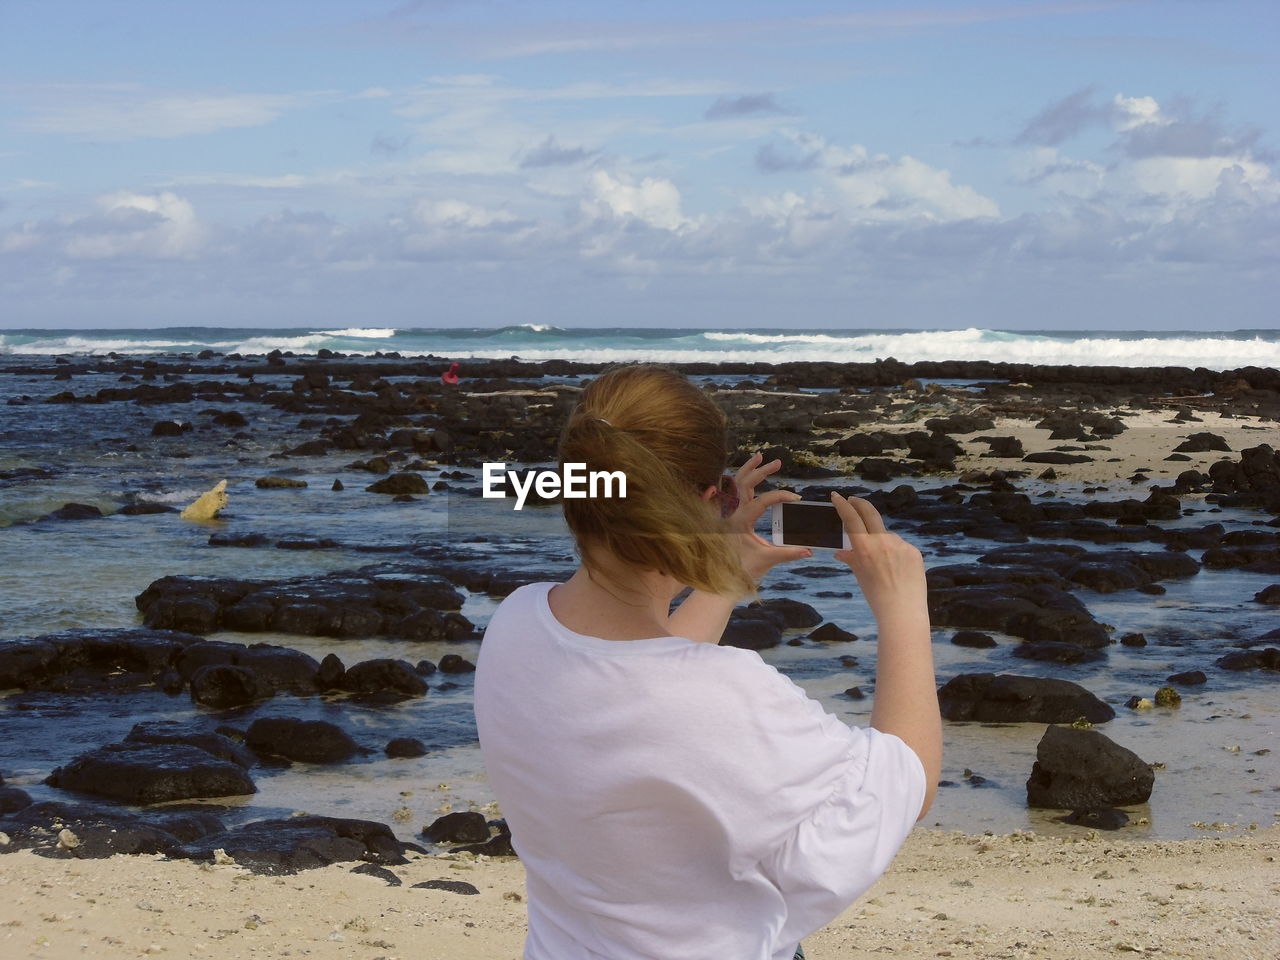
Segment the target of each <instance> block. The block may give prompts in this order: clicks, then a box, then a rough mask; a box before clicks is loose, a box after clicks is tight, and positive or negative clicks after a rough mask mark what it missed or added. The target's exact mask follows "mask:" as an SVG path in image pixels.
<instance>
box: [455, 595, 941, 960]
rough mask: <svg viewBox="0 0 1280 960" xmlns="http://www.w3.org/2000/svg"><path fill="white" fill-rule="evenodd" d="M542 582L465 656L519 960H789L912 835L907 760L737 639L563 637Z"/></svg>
mask: <svg viewBox="0 0 1280 960" xmlns="http://www.w3.org/2000/svg"><path fill="white" fill-rule="evenodd" d="M554 586H555V584H553V583H535V584H530V585H528V586H524V587H521V588H520V589H518V590H516V591H515V592H513V593H512V594H511V595H510V596H509V597H508V598H507V599H506V600H504V601H503V602H502V604H501V605H500V606H499V608H498V609H497V611H496V612H495V613H494V615H493V617H492V619H491V620H490V621H489V627H488V629H487V630H486V631H485V635H484V641H483V643H482V644H481V647H480V656H479V659H478V663H477V665H476V666H477V669H476V680H475V712H476V724H477V727H478V729H479V734H480V747H481V751H482V753H483V755H484V763H485V767H486V769H487V771H488V775H489V781H490V784H491V785H492V788H493V792H494V795H495V796H496V798H497V800H498V803H499V804H500V806H501V808H502V812H503V814H504V815H505V817H506V819H507V823H508V825H509V826H510V827H511V840H512V845H513V846H514V847H515V849H516V852H517V853H519V854H520V858H521V860H522V861H523V862H524V866H525V871H526V876H527V882H528V898H529V900H528V908H529V934H528V938H527V940H526V943H525V953H524V956H525V958H526V960H791V953H792V951H793V950H794V949H795V946H796V944H797V943H798V942H799V941H800V940H801V939H802V938H803V937H805V936H807V935H808V934H810V933H812V932H813V931H814V930H817V929H819V928H820V927H822V926H823V925H824V924H826V923H828V922H829V921H830V920H832V919H833V918H834V917H835V916H837V915H838V914H839V913H840V912H841V911H842V910H843V909H844V908H845V907H847V906H849V904H851V903H852V902H853V901H854V900H855V899H856V898H857V897H858V896H860V895H861V894H862V893H863V892H864V891H865V890H866V889H867V888H868V887H870V886H871V884H872V883H873V882H875V880H876V878H878V877H879V876H880V874H881V873H882V872H884V870H885V869H886V868H887V867H888V866H889V863H890V861H891V860H892V859H893V857H894V855H895V854H896V853H897V852H898V849H899V847H901V845H902V843H903V841H904V840H905V839H906V837H907V834H908V833H910V832H911V827H912V826H913V825H914V823H915V821H916V817H917V816H918V815H919V813H920V808H921V805H922V804H923V802H924V795H925V772H924V767H923V765H922V764H921V762H920V760H919V758H918V757H917V756H916V754H915V752H914V751H913V750H912V749H911V748H910V747H908V746H907V745H906V744H905V743H904V742H903V741H902V740H901V739H899V738H898V737H896V736H894V735H893V734H887V733H881V732H880V731H877V730H874V729H870V728H868V729H862V728H850V727H849V726H848V725H847V724H845V723H844V722H843V721H842V720H840V719H838V718H837V717H834V716H832V715H831V714H829V713H827V712H826V711H825V710H823V708H822V707H821V706H820V705H819V704H818V703H817V702H815V701H814V700H811V699H809V697H808V696H807V695H806V694H805V693H804V691H803V690H801V689H800V688H799V687H798V686H796V685H795V684H794V683H793V682H792V681H791V680H789V679H787V678H786V677H784V676H783V675H782V674H780V673H779V672H778V671H777V670H775V669H774V668H773V667H771V666H769V665H768V664H766V663H765V662H764V661H763V660H761V659H760V657H759V655H757V654H755V653H753V652H750V651H747V650H740V649H737V648H735V647H721V646H716V645H713V644H708V643H695V642H694V641H692V640H688V639H685V638H683V637H656V638H652V639H642V640H627V641H615V640H605V639H602V638H600V637H590V636H586V635H584V634H580V633H574V632H573V631H571V630H568V629H567V628H565V627H564V626H563V625H562V624H561V623H560V622H559V621H558V620H556V618H555V616H554V615H553V614H552V612H551V607H550V606H549V605H548V603H547V594H548V593H549V592H550V590H551V588H552V587H554Z"/></svg>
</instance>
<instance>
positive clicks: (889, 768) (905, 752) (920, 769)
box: [764, 728, 927, 940]
mask: <svg viewBox="0 0 1280 960" xmlns="http://www.w3.org/2000/svg"><path fill="white" fill-rule="evenodd" d="M854 733H855V734H856V736H855V739H854V744H853V746H852V748H851V750H850V753H849V762H848V766H847V767H846V769H845V771H844V774H843V775H842V776H841V777H840V778H839V779H838V780H837V782H836V786H835V789H834V790H832V792H831V794H830V795H829V796H828V797H826V799H824V800H823V801H822V802H821V803H819V804H818V805H817V806H816V807H815V808H814V809H813V811H812V812H811V813H810V815H809V816H807V817H806V818H804V819H803V820H802V821H801V822H800V823H799V825H798V826H797V827H796V829H795V830H794V831H793V832H792V834H791V835H790V836H789V837H788V838H787V839H786V841H785V842H784V843H783V844H782V845H781V847H780V848H779V849H778V850H777V852H776V853H775V854H774V855H773V856H771V857H769V858H767V859H766V861H765V863H764V867H765V870H766V873H768V874H769V875H770V876H771V877H772V879H773V881H774V883H775V884H777V886H778V889H779V891H780V892H781V893H782V895H783V898H784V899H785V900H786V903H787V921H786V925H785V927H784V934H783V937H784V939H785V938H787V937H791V938H792V939H795V940H800V939H801V938H802V937H804V936H807V935H808V934H809V933H811V932H812V931H813V930H816V929H817V928H819V927H821V926H823V925H824V924H826V923H828V922H829V921H830V920H832V919H833V918H834V917H836V916H837V915H838V914H839V913H840V912H841V911H842V910H844V909H845V908H846V907H847V906H849V905H850V904H851V903H853V901H854V900H856V899H857V898H858V897H860V896H861V895H862V894H863V893H865V892H866V891H867V889H868V888H869V887H870V886H871V885H872V884H873V883H875V881H876V880H877V879H878V878H879V877H880V875H881V874H882V873H884V872H885V870H887V869H888V867H889V864H890V863H891V862H892V861H893V858H894V857H895V856H896V855H897V853H898V850H899V849H901V847H902V844H903V843H904V841H905V840H906V839H907V836H908V834H910V833H911V828H912V827H913V826H914V825H915V822H916V818H917V817H918V816H919V814H920V808H921V806H922V805H923V803H924V797H925V792H926V786H927V784H926V775H925V770H924V764H922V763H921V762H920V758H919V757H918V756H917V755H916V752H915V751H914V750H912V749H911V748H910V747H909V746H907V744H906V743H905V742H904V741H903V740H901V739H900V738H899V737H897V736H895V735H894V734H892V733H882V732H881V731H879V730H875V729H872V728H866V729H858V730H855V731H854Z"/></svg>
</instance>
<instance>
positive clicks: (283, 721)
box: [244, 717, 360, 763]
mask: <svg viewBox="0 0 1280 960" xmlns="http://www.w3.org/2000/svg"><path fill="white" fill-rule="evenodd" d="M244 742H245V744H246V745H247V746H248V747H249V749H251V750H253V751H255V752H257V753H264V754H273V755H275V756H280V757H287V758H289V759H290V760H300V761H302V762H303V763H342V762H343V761H345V760H349V759H351V757H353V756H355V755H356V754H357V753H359V752H360V745H359V744H357V743H356V742H355V741H354V740H353V739H351V735H350V734H348V733H347V732H346V731H345V730H343V729H342V728H341V727H339V726H337V725H336V724H332V723H329V722H328V721H327V720H301V719H299V718H297V717H259V718H258V719H257V720H255V721H253V723H252V724H250V726H249V729H248V731H247V732H246V734H245V740H244Z"/></svg>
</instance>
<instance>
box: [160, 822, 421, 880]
mask: <svg viewBox="0 0 1280 960" xmlns="http://www.w3.org/2000/svg"><path fill="white" fill-rule="evenodd" d="M411 848H412V847H411V846H410V845H407V844H404V843H401V842H400V841H399V840H397V839H396V836H395V834H394V833H392V832H391V828H390V827H388V826H387V825H386V824H383V823H375V822H374V821H371V820H348V819H342V818H339V817H316V816H306V817H287V818H284V819H274V820H259V821H256V822H254V823H248V824H244V825H243V826H238V827H233V828H231V829H229V830H223V831H220V832H218V833H211V834H207V835H205V836H203V837H200V838H199V839H198V840H194V841H192V842H190V843H185V844H183V845H182V846H180V847H177V848H175V849H174V850H173V851H172V852H170V856H172V857H178V858H183V859H188V860H200V861H204V862H206V863H211V862H213V860H214V853H215V851H217V850H222V851H223V852H224V853H225V854H226V855H227V856H229V857H231V859H233V860H234V861H235V862H236V863H238V864H239V865H240V866H242V867H245V868H247V869H248V870H249V871H251V872H252V873H256V874H265V875H269V876H279V875H288V874H293V873H297V872H298V871H299V870H308V869H311V868H314V867H323V866H327V865H329V864H331V863H343V862H350V861H353V860H362V861H366V862H368V863H375V864H379V865H381V866H396V865H403V864H405V863H408V860H407V859H406V858H405V856H404V851H405V850H406V849H411Z"/></svg>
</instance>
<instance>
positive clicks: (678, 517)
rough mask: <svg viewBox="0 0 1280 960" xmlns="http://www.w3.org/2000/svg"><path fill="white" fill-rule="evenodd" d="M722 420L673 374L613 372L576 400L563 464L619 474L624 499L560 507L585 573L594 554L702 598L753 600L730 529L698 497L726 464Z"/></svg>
mask: <svg viewBox="0 0 1280 960" xmlns="http://www.w3.org/2000/svg"><path fill="white" fill-rule="evenodd" d="M725 439H726V422H725V416H724V414H723V413H722V412H721V410H720V408H719V407H717V406H716V405H715V404H714V403H713V402H712V401H711V400H710V399H709V398H708V397H707V395H706V394H704V393H703V392H702V391H701V390H700V389H698V388H697V387H696V386H694V385H693V384H692V383H690V382H689V381H688V380H687V379H685V378H684V377H683V376H681V375H680V374H678V373H676V372H675V371H672V370H668V369H666V368H664V367H659V366H653V365H649V364H638V365H633V366H625V367H614V368H613V369H611V370H609V371H607V372H606V373H604V374H602V375H601V376H599V377H597V378H596V379H595V380H594V381H592V382H591V383H590V384H589V385H588V386H587V388H586V389H585V390H584V391H583V393H582V396H581V398H580V399H579V400H578V405H577V406H576V407H575V408H574V410H573V412H572V413H571V414H570V416H569V421H568V423H567V424H566V425H565V428H564V432H563V433H562V434H561V437H560V464H561V467H562V468H563V466H564V464H566V463H584V464H586V468H587V470H589V471H595V470H609V471H614V470H621V471H622V472H623V473H624V474H625V475H626V478H627V495H626V497H625V498H613V499H609V498H587V499H566V500H564V501H563V506H564V518H565V521H566V522H567V523H568V525H569V529H570V530H571V531H572V532H573V536H574V539H575V540H576V541H577V544H578V552H579V554H580V555H581V557H582V562H583V566H585V567H586V568H587V570H588V571H590V572H595V573H599V572H600V570H599V564H598V561H597V559H596V555H595V551H596V550H603V551H606V552H607V553H609V554H611V555H613V556H614V557H616V558H617V559H619V560H621V561H624V562H625V563H628V564H632V565H634V566H637V567H640V568H642V569H646V570H657V571H658V572H660V573H663V574H666V575H668V576H670V577H674V578H675V579H676V581H678V582H679V583H683V584H686V585H688V586H691V587H693V588H694V589H697V590H704V591H707V592H709V593H717V594H726V595H737V596H741V595H742V594H744V593H751V592H753V591H754V589H755V584H753V583H752V581H751V578H750V577H748V576H747V573H746V571H745V570H743V568H742V562H741V560H740V559H739V557H738V551H737V547H736V545H735V544H734V541H733V538H732V537H730V536H726V534H728V533H729V528H728V526H727V525H726V524H725V523H724V521H722V520H720V519H719V517H718V516H717V515H716V513H715V512H713V510H712V509H710V508H709V507H708V505H707V504H706V503H705V502H703V501H702V499H701V497H700V493H701V491H703V490H705V489H706V488H707V487H708V486H715V485H716V484H718V483H719V481H720V477H721V476H722V474H723V473H724V469H725V465H726V459H727V454H726V449H725Z"/></svg>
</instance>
